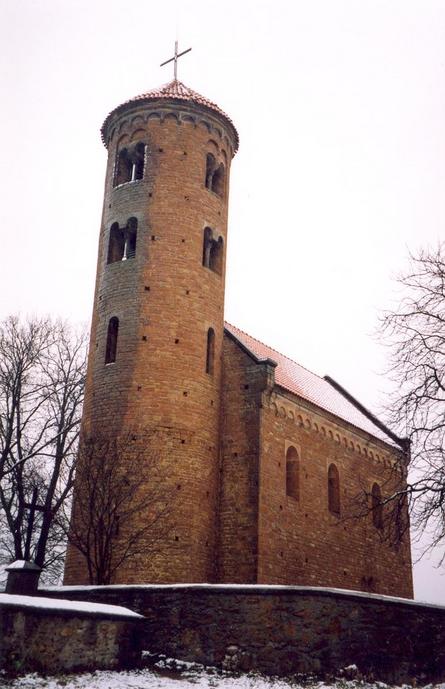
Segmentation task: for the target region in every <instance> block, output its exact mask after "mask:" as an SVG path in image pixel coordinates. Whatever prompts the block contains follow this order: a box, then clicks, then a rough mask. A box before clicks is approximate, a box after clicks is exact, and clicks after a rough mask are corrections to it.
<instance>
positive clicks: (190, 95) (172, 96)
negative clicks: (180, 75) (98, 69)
mask: <svg viewBox="0 0 445 689" xmlns="http://www.w3.org/2000/svg"><path fill="white" fill-rule="evenodd" d="M156 100H174V101H188V102H191V103H195V104H196V105H200V106H202V107H204V108H206V109H207V110H212V111H213V112H216V113H218V115H220V116H221V117H223V118H224V119H225V120H226V122H227V123H228V125H229V127H230V129H231V130H232V133H233V136H234V140H235V152H236V151H237V150H238V146H239V137H238V132H237V131H236V128H235V125H234V124H233V122H232V120H231V119H230V117H229V116H228V115H226V113H225V112H224V111H223V110H221V108H220V107H219V106H218V105H216V103H214V102H213V101H211V100H209V99H208V98H206V97H205V96H201V94H200V93H198V92H197V91H193V89H191V88H189V87H188V86H186V85H185V84H183V83H182V81H179V80H178V79H173V80H172V81H169V82H168V83H167V84H164V85H163V86H160V87H159V88H155V89H152V90H151V91H147V93H141V94H140V95H139V96H134V97H133V98H130V100H127V101H125V102H124V103H121V105H118V106H117V108H114V110H112V111H111V112H110V113H109V114H108V115H107V117H106V118H105V121H104V123H103V125H102V127H101V130H100V131H101V134H102V141H103V142H104V143H105V142H106V131H107V128H108V125H109V122H110V119H111V117H112V116H113V115H115V114H117V113H119V112H120V111H121V110H124V109H125V108H126V106H128V105H131V104H132V103H138V102H142V103H150V102H152V101H156Z"/></svg>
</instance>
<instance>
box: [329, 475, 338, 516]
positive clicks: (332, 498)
mask: <svg viewBox="0 0 445 689" xmlns="http://www.w3.org/2000/svg"><path fill="white" fill-rule="evenodd" d="M328 507H329V512H331V513H332V514H335V515H337V517H339V516H340V477H339V474H338V469H337V467H336V466H335V464H331V465H330V466H329V469H328Z"/></svg>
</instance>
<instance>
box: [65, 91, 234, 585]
mask: <svg viewBox="0 0 445 689" xmlns="http://www.w3.org/2000/svg"><path fill="white" fill-rule="evenodd" d="M101 133H102V139H103V142H104V144H105V147H106V148H107V151H108V164H107V171H106V180H105V194H104V207H103V216H102V226H101V231H100V239H99V254H98V264H97V278H96V288H95V297H94V307H93V318H92V328H91V340H90V350H89V361H88V374H87V382H86V390H85V406H84V414H83V435H84V436H85V437H88V438H93V439H94V438H95V437H96V436H101V437H103V435H104V434H106V435H108V436H109V437H110V438H128V437H131V438H133V439H136V438H138V439H139V441H140V442H142V444H143V450H142V452H140V453H139V455H138V457H139V465H138V469H139V470H140V475H141V476H142V475H143V474H144V466H148V465H149V463H152V462H153V458H155V460H156V462H158V463H159V465H160V466H162V468H163V471H164V476H165V479H164V481H165V485H166V487H167V488H168V491H169V492H168V502H169V509H168V510H167V512H168V523H169V527H168V529H167V531H166V533H165V535H164V537H163V543H161V544H158V547H157V548H156V552H151V551H150V549H147V553H146V556H144V553H143V552H142V553H141V554H139V555H138V556H137V557H135V558H130V559H127V560H125V561H124V562H123V563H122V565H121V566H120V567H119V568H118V570H117V572H116V573H115V574H114V575H113V583H146V582H177V581H183V582H194V581H195V582H199V581H213V580H215V562H216V543H215V522H216V518H217V505H218V475H219V446H220V437H219V426H220V399H221V353H222V338H223V328H224V320H223V314H224V276H225V260H226V246H227V210H228V196H229V193H228V192H229V173H230V163H231V160H232V157H233V156H234V154H235V152H236V150H237V147H238V135H237V132H236V129H235V127H234V125H233V123H232V122H231V120H230V119H229V118H228V117H227V115H225V114H224V112H222V110H220V108H219V107H218V106H217V105H215V104H214V103H212V102H211V101H209V100H208V99H207V98H204V97H203V96H201V95H199V94H198V93H196V92H195V91H192V90H191V89H189V88H188V87H186V86H185V85H184V84H182V83H181V82H180V81H177V80H176V79H175V80H173V81H171V82H170V83H168V84H166V85H165V86H163V87H162V88H160V89H155V90H153V91H150V92H148V93H145V94H143V95H141V96H137V97H136V98H133V99H132V100H130V101H128V102H126V103H123V104H122V105H119V106H118V107H117V108H116V109H115V110H113V111H112V112H111V113H110V114H109V115H108V116H107V118H106V119H105V122H104V124H103V126H102V130H101ZM117 461H119V459H118V458H117ZM83 471H84V469H83V468H82V464H80V466H79V470H78V476H77V479H76V481H77V482H76V488H75V491H76V492H77V493H78V492H79V491H80V490H82V485H83V484H84V483H85V481H84V477H83V476H82V472H83ZM138 478H139V477H138ZM143 489H144V487H143V486H142V487H141V490H143ZM147 490H149V487H148V486H147ZM74 504H75V505H76V494H75V501H74ZM75 514H76V510H74V520H75V519H76V516H75ZM133 518H134V519H135V520H137V523H143V521H144V518H145V516H144V514H143V513H142V514H136V515H134V517H133ZM130 527H131V525H130ZM130 527H129V526H128V525H127V526H126V529H127V535H128V529H130ZM135 528H137V525H135ZM130 530H131V529H130ZM120 537H121V535H119V534H116V538H117V539H118V538H120ZM85 581H86V569H85V563H84V562H83V558H82V557H81V556H80V555H79V553H78V551H77V550H75V549H74V548H69V552H68V557H67V564H66V568H65V583H72V584H74V583H85Z"/></svg>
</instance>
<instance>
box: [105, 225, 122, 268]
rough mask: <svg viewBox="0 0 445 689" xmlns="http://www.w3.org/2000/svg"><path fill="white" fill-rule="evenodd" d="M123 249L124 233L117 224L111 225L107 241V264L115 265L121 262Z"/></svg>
mask: <svg viewBox="0 0 445 689" xmlns="http://www.w3.org/2000/svg"><path fill="white" fill-rule="evenodd" d="M124 249H125V237H124V233H123V232H122V230H121V229H120V227H119V225H118V223H117V222H115V223H113V224H112V225H111V228H110V239H109V241H108V258H107V263H115V262H116V261H122V258H123V256H124Z"/></svg>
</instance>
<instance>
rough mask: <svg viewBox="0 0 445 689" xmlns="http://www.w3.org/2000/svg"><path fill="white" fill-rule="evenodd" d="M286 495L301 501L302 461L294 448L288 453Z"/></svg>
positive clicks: (290, 448)
mask: <svg viewBox="0 0 445 689" xmlns="http://www.w3.org/2000/svg"><path fill="white" fill-rule="evenodd" d="M286 495H288V496H289V497H290V498H294V500H299V499H300V460H299V457H298V452H297V451H296V449H295V447H292V446H291V447H289V448H288V449H287V452H286Z"/></svg>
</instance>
